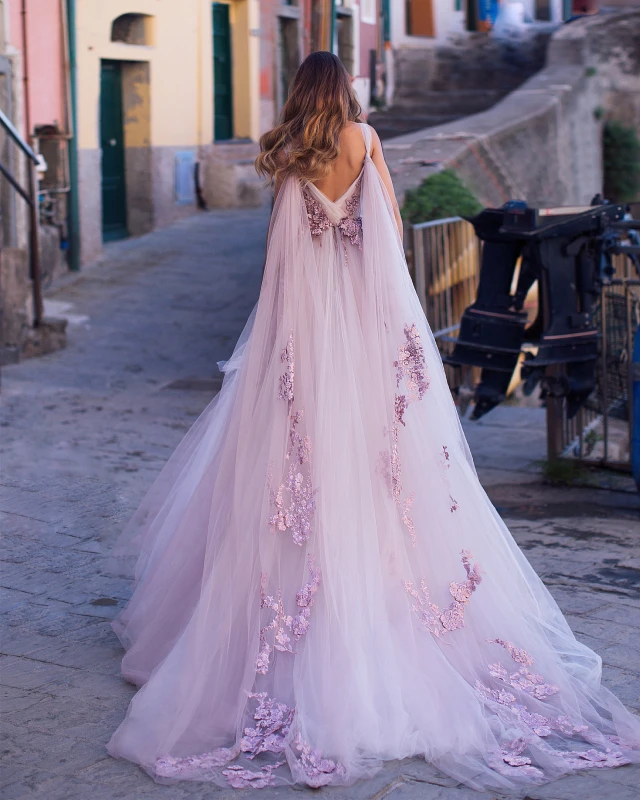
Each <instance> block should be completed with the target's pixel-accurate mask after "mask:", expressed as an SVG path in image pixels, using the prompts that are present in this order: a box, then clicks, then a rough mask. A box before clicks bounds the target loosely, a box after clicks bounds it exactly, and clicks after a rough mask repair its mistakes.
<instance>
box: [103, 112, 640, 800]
mask: <svg viewBox="0 0 640 800" xmlns="http://www.w3.org/2000/svg"><path fill="white" fill-rule="evenodd" d="M364 132H365V137H366V139H367V140H369V131H368V129H367V128H366V127H365V128H364ZM353 192H357V195H356V196H357V197H358V198H359V203H358V206H359V207H358V209H357V212H356V213H357V214H358V216H357V217H356V216H355V215H352V219H351V220H350V222H349V221H348V222H349V224H348V225H347V226H345V225H342V226H340V225H339V224H338V223H339V221H340V219H341V217H342V215H343V214H344V213H345V205H344V202H343V203H342V204H340V203H331V202H330V201H329V200H328V199H327V198H324V196H322V195H321V193H320V192H318V191H317V190H315V187H310V186H305V185H304V184H302V183H301V182H300V181H299V180H297V179H295V178H293V177H291V178H289V179H288V180H287V181H286V182H285V184H284V185H283V187H282V189H281V191H280V193H279V196H278V198H277V202H276V203H275V207H274V210H273V214H272V219H271V223H270V229H269V237H268V247H267V254H266V266H265V273H264V279H263V284H262V289H261V293H260V298H259V301H258V303H257V306H256V308H255V309H254V311H253V312H252V314H251V316H250V318H249V320H248V322H247V325H246V327H245V330H244V332H243V333H242V335H241V337H240V340H239V342H238V344H237V347H236V349H235V351H234V354H233V356H232V358H231V359H230V360H229V361H228V362H227V363H226V364H224V365H223V370H224V372H225V378H224V381H223V385H222V389H221V391H220V392H219V394H218V395H217V396H216V397H215V399H214V400H213V402H212V403H211V404H210V405H209V407H208V408H207V409H206V410H205V411H204V413H203V414H202V416H201V417H200V418H199V420H198V421H197V422H196V424H195V425H194V426H193V428H192V429H191V430H190V431H189V433H188V434H187V435H186V437H185V439H184V440H183V442H182V444H181V445H180V446H179V447H178V449H177V451H176V452H175V454H174V455H173V456H172V458H171V459H170V460H169V462H168V463H167V465H166V467H165V468H164V470H163V471H162V473H161V474H160V476H159V478H158V479H157V481H156V483H155V484H154V485H153V487H152V489H151V490H150V492H149V494H148V495H147V497H146V499H145V500H144V502H143V503H142V505H141V506H140V508H139V510H138V511H137V513H136V514H135V516H134V517H133V519H132V520H131V522H130V524H129V526H128V528H127V530H126V531H125V533H124V534H123V537H122V539H121V541H120V543H119V545H118V546H117V548H116V550H115V552H114V555H113V560H112V567H111V568H112V569H113V564H114V563H116V562H117V563H118V565H119V569H120V571H122V570H125V571H127V570H128V569H129V568H130V567H132V565H133V563H134V561H135V590H134V592H133V596H132V598H131V600H130V602H129V603H128V605H127V606H126V607H125V609H124V610H123V611H122V613H121V614H120V616H119V617H118V619H117V620H116V622H115V623H114V627H115V630H116V632H117V634H118V636H119V637H120V639H121V641H122V643H123V645H124V647H125V648H126V651H127V652H126V655H125V657H124V660H123V667H122V671H123V675H124V676H125V678H127V679H128V680H129V681H132V682H134V683H135V684H138V685H139V686H141V687H142V688H141V689H140V690H139V691H138V693H137V694H136V695H135V697H134V698H133V701H132V702H131V705H130V708H129V710H128V712H127V715H126V718H125V720H124V721H123V723H122V724H121V725H120V727H119V728H118V730H117V731H116V732H115V734H114V735H113V738H112V739H111V741H110V742H109V745H108V749H109V752H110V753H111V754H112V755H114V756H117V757H123V758H127V759H130V760H131V761H134V762H136V763H137V764H139V765H141V766H142V767H143V768H144V769H145V770H147V771H148V772H149V773H150V774H151V775H152V776H153V777H154V778H155V779H156V780H158V781H161V782H171V781H175V780H210V781H214V782H216V783H218V784H220V785H223V786H228V785H231V786H237V787H242V786H253V787H260V786H266V785H278V784H286V783H291V782H301V783H306V784H309V785H311V786H320V785H323V784H329V783H331V784H334V785H336V784H337V785H341V784H343V785H348V784H350V783H352V782H353V781H355V780H357V779H358V778H363V777H367V776H370V775H372V774H373V773H374V772H375V771H376V770H377V769H379V768H380V766H381V765H382V763H383V761H384V760H386V759H401V758H404V757H409V756H416V755H419V756H423V757H424V758H425V759H427V760H428V761H429V762H432V763H433V764H434V765H435V766H437V767H438V768H439V769H441V770H443V771H444V772H446V773H447V774H449V775H451V776H453V777H455V778H457V779H459V780H460V781H463V782H465V783H466V784H468V785H469V786H471V787H474V788H476V789H497V790H502V791H511V792H513V793H514V794H519V793H521V794H524V793H525V792H526V789H527V787H530V786H531V785H535V784H537V783H540V782H543V781H548V780H552V779H554V778H557V777H559V776H561V775H563V774H566V773H567V772H571V771H573V770H576V769H584V768H591V767H608V766H618V765H622V764H624V763H627V762H628V761H629V760H638V752H637V749H636V748H638V744H639V742H640V732H639V731H640V725H639V723H638V720H637V719H636V718H634V717H633V716H632V715H631V714H630V713H629V712H628V711H627V710H626V709H625V708H624V707H623V706H622V705H621V703H620V702H619V701H618V700H617V699H616V698H615V697H614V696H613V695H612V694H611V693H610V692H609V691H608V690H606V689H605V688H604V687H603V686H602V685H601V660H600V658H599V657H598V656H597V655H596V654H595V653H594V652H592V651H591V650H590V649H589V648H588V647H586V646H584V645H583V644H581V643H579V642H578V641H577V640H576V639H575V637H574V636H573V634H572V632H571V630H570V629H569V627H568V625H567V622H566V621H565V619H564V617H563V615H562V613H561V612H560V610H559V609H558V606H557V605H556V603H555V602H554V600H553V598H552V597H551V595H550V594H549V592H548V591H547V589H546V588H545V587H544V585H543V584H542V582H541V581H540V579H539V578H538V577H537V575H536V574H535V572H534V571H533V569H532V568H531V566H530V565H529V563H528V562H527V560H526V558H525V557H524V556H523V554H522V553H521V551H520V550H519V549H518V547H517V545H516V544H515V542H514V540H513V538H512V537H511V535H510V533H509V531H508V530H507V528H506V527H505V525H504V524H503V522H502V521H501V519H500V517H499V516H498V515H497V513H496V511H495V509H494V508H493V506H492V505H491V503H490V501H489V500H488V498H487V496H486V494H485V492H484V491H483V489H482V486H481V485H480V483H479V481H478V479H477V477H476V474H475V470H474V467H473V462H472V459H471V456H470V454H469V450H468V447H467V445H466V442H465V438H464V435H463V432H462V429H461V426H460V423H459V419H458V415H457V412H456V409H455V406H454V404H453V402H452V399H451V395H450V392H449V389H448V386H447V382H446V378H445V374H444V371H443V368H442V364H441V360H440V356H439V354H438V350H437V347H436V345H435V342H434V340H433V337H432V335H431V332H430V329H429V326H428V324H427V321H426V319H425V316H424V313H423V310H422V308H421V306H420V303H419V301H418V298H417V296H416V293H415V291H414V288H413V285H412V283H411V280H410V276H409V273H408V270H407V265H406V262H405V259H404V254H403V249H402V243H401V241H400V238H399V235H398V231H397V228H396V226H395V222H394V217H393V212H392V207H391V202H390V199H389V196H388V194H387V192H386V190H385V187H384V184H383V182H382V180H381V178H380V176H379V173H378V171H377V169H376V167H375V165H374V164H373V162H372V161H371V158H370V156H369V155H368V154H367V157H366V159H365V163H364V166H363V171H362V174H361V176H360V178H359V180H358V181H357V185H354V187H353ZM351 197H353V193H352V195H351ZM345 199H349V198H345ZM314 204H315V205H314ZM319 209H320V210H319ZM323 213H324V216H323ZM314 214H315V216H314ZM342 218H343V219H344V217H342ZM310 220H311V224H310ZM318 220H320V222H318ZM327 220H328V221H329V224H327V222H326V221H327ZM351 223H353V224H351ZM349 225H350V227H349ZM323 226H324V227H323ZM318 229H320V230H318ZM312 231H313V232H312Z"/></svg>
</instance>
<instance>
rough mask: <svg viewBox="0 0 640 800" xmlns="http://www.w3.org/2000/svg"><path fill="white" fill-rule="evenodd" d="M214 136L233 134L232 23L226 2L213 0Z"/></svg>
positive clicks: (220, 138)
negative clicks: (214, 0)
mask: <svg viewBox="0 0 640 800" xmlns="http://www.w3.org/2000/svg"><path fill="white" fill-rule="evenodd" d="M212 14H213V108H214V124H213V136H214V139H216V140H224V139H232V138H233V93H232V88H231V87H232V82H233V77H232V62H231V23H230V20H229V6H228V4H227V3H213V6H212Z"/></svg>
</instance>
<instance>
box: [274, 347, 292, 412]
mask: <svg viewBox="0 0 640 800" xmlns="http://www.w3.org/2000/svg"><path fill="white" fill-rule="evenodd" d="M280 360H281V361H282V362H283V363H284V364H286V365H287V367H286V370H285V372H284V374H283V375H281V376H280V381H279V386H278V397H279V399H280V400H286V401H287V403H288V406H289V411H291V407H292V405H293V400H294V394H293V389H294V381H295V353H294V349H293V331H291V333H290V334H289V338H288V339H287V345H286V347H285V348H284V350H283V351H282V355H281V356H280Z"/></svg>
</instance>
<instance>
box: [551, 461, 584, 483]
mask: <svg viewBox="0 0 640 800" xmlns="http://www.w3.org/2000/svg"><path fill="white" fill-rule="evenodd" d="M541 466H542V475H543V477H544V480H545V481H546V482H547V483H553V484H556V485H559V486H574V485H576V484H581V483H585V482H586V477H587V475H586V472H585V470H584V469H582V467H581V466H580V464H576V463H575V462H573V461H569V460H568V459H565V458H558V459H554V460H553V461H543V462H542V463H541Z"/></svg>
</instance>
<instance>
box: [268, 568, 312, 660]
mask: <svg viewBox="0 0 640 800" xmlns="http://www.w3.org/2000/svg"><path fill="white" fill-rule="evenodd" d="M307 567H308V569H309V576H310V580H309V582H308V583H305V585H304V586H303V587H302V589H300V590H299V591H298V592H297V594H296V606H297V607H298V609H300V610H299V611H298V613H297V614H296V615H295V616H292V615H290V614H287V613H286V612H285V608H284V601H283V599H282V592H281V590H278V595H277V597H274V596H273V595H268V594H266V593H265V585H266V582H267V576H266V575H264V574H263V576H262V582H261V586H260V608H261V609H265V608H268V609H270V610H271V611H273V612H274V617H273V619H272V620H271V622H270V623H269V624H268V625H265V626H264V627H263V628H261V629H260V650H259V652H258V655H257V658H256V672H257V673H258V674H260V675H266V674H267V673H268V672H269V668H270V666H271V654H272V652H273V650H278V651H280V652H281V653H292V654H295V650H294V649H293V642H292V640H291V636H293V639H294V640H296V641H297V640H298V639H300V638H301V637H302V636H304V635H305V634H306V633H307V631H308V630H309V618H310V616H311V607H312V606H313V602H314V598H315V595H316V593H317V591H318V589H319V587H320V583H321V581H322V573H321V572H320V570H319V569H318V568H317V567H316V560H315V556H313V555H311V554H309V555H308V557H307ZM271 631H273V632H274V633H273V637H272V639H271V643H270V642H269V638H271V637H269V633H270V632H271ZM289 634H291V635H289Z"/></svg>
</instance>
